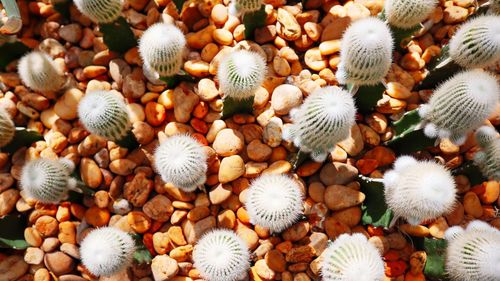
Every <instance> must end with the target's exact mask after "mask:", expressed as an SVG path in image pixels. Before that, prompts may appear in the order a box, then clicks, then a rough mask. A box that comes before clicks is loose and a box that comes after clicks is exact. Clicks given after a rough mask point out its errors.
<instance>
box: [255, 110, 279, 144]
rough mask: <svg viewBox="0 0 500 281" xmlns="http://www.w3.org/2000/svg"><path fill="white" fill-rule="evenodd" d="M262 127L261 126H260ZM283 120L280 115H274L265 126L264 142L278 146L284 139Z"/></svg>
mask: <svg viewBox="0 0 500 281" xmlns="http://www.w3.org/2000/svg"><path fill="white" fill-rule="evenodd" d="M259 128H260V127H259ZM282 131H283V121H282V120H281V119H280V118H278V117H276V116H275V117H272V118H271V119H270V120H269V123H267V125H266V126H265V127H264V131H263V134H262V137H263V140H264V142H265V143H266V144H267V145H269V146H270V147H278V146H279V145H280V144H281V141H282V140H283V132H282Z"/></svg>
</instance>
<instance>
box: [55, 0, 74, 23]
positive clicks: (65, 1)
mask: <svg viewBox="0 0 500 281" xmlns="http://www.w3.org/2000/svg"><path fill="white" fill-rule="evenodd" d="M51 2H52V3H53V6H54V9H55V10H56V11H57V12H58V13H59V14H61V16H62V17H63V18H64V19H66V20H69V19H70V12H69V7H70V6H71V4H72V3H73V0H58V1H51Z"/></svg>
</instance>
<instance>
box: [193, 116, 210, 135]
mask: <svg viewBox="0 0 500 281" xmlns="http://www.w3.org/2000/svg"><path fill="white" fill-rule="evenodd" d="M189 123H190V124H191V126H192V127H193V129H195V131H197V132H199V133H202V134H206V133H207V132H208V125H207V123H205V122H204V121H203V120H201V119H198V118H193V119H191V122H189Z"/></svg>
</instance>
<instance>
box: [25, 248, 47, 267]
mask: <svg viewBox="0 0 500 281" xmlns="http://www.w3.org/2000/svg"><path fill="white" fill-rule="evenodd" d="M43 255H44V252H43V251H42V250H40V248H35V247H29V248H27V249H26V251H25V253H24V261H25V262H26V263H28V264H40V263H42V261H43Z"/></svg>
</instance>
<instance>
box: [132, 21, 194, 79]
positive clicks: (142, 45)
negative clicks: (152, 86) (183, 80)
mask: <svg viewBox="0 0 500 281" xmlns="http://www.w3.org/2000/svg"><path fill="white" fill-rule="evenodd" d="M185 47H186V38H185V37H184V34H183V33H182V31H181V30H180V29H179V28H177V26H175V25H173V24H167V23H157V24H153V25H151V26H150V27H149V28H148V29H147V30H146V31H145V32H144V33H143V35H142V37H141V40H140V42H139V52H140V54H141V57H142V60H143V61H144V63H145V64H148V65H149V66H150V67H151V69H153V70H154V71H156V72H158V74H159V75H160V76H161V77H168V76H173V75H175V74H177V73H178V72H179V70H180V69H181V66H182V56H183V52H184V48H185Z"/></svg>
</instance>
